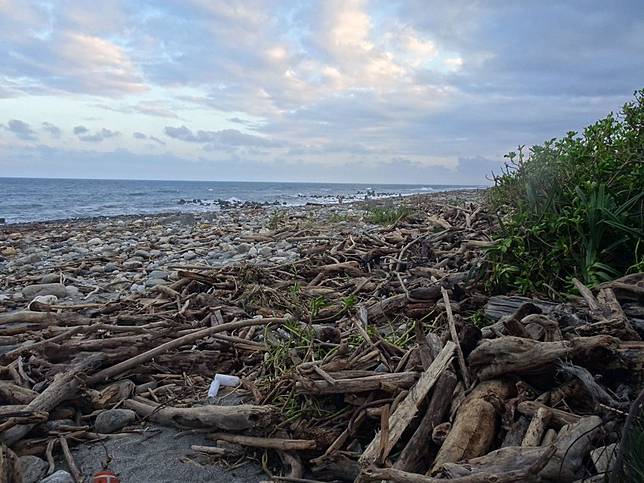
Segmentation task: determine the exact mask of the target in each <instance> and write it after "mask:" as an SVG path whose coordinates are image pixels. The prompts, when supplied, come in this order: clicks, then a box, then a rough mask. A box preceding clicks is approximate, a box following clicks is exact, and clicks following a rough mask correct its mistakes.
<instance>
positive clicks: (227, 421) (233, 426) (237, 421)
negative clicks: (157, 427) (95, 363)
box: [123, 399, 277, 431]
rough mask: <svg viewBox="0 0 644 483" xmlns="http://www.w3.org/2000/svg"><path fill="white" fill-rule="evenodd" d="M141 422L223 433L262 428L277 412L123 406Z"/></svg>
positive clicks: (246, 406)
mask: <svg viewBox="0 0 644 483" xmlns="http://www.w3.org/2000/svg"><path fill="white" fill-rule="evenodd" d="M123 407H125V408H127V409H131V410H132V411H134V412H136V413H137V414H138V415H139V416H141V417H142V418H146V419H149V420H151V421H154V422H156V423H159V424H162V425H165V426H177V427H180V428H212V429H223V430H226V431H241V430H243V429H249V428H263V427H266V426H268V425H270V424H272V423H273V422H274V421H275V417H276V413H277V409H276V408H275V407H274V406H254V405H250V404H242V405H239V406H197V407H192V408H175V407H168V406H166V407H163V406H155V405H149V404H146V403H142V402H140V401H137V400H134V399H128V400H126V401H124V402H123Z"/></svg>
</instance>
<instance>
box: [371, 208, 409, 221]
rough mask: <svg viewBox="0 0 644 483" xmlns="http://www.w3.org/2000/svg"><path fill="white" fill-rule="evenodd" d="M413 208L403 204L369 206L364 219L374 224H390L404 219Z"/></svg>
mask: <svg viewBox="0 0 644 483" xmlns="http://www.w3.org/2000/svg"><path fill="white" fill-rule="evenodd" d="M412 212H413V210H412V209H411V208H407V207H405V206H400V207H398V208H371V209H369V210H368V212H367V216H366V217H365V219H366V220H367V221H368V222H369V223H375V224H376V225H392V224H394V223H397V222H399V221H400V220H404V219H405V218H407V217H409V215H411V214H412Z"/></svg>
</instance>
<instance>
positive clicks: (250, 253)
mask: <svg viewBox="0 0 644 483" xmlns="http://www.w3.org/2000/svg"><path fill="white" fill-rule="evenodd" d="M257 253H259V252H258V250H257V248H255V247H250V250H248V256H249V257H256V256H257Z"/></svg>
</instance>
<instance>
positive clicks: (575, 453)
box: [436, 416, 602, 483]
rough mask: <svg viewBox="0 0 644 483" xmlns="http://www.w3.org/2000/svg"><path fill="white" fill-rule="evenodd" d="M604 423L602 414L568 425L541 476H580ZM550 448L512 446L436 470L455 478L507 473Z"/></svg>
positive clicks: (557, 478)
mask: <svg viewBox="0 0 644 483" xmlns="http://www.w3.org/2000/svg"><path fill="white" fill-rule="evenodd" d="M601 424H602V421H601V419H600V418H599V417H597V416H588V417H585V418H582V419H581V420H579V422H577V423H576V424H573V425H569V426H564V427H563V428H562V430H561V431H560V432H559V436H558V437H557V439H556V441H555V443H554V447H555V448H556V449H555V452H554V454H553V456H552V458H550V460H549V461H548V463H547V464H546V465H545V467H544V468H543V469H542V470H541V471H539V473H538V475H539V477H541V478H542V479H545V480H546V481H557V482H563V483H565V482H571V481H574V480H576V479H577V478H579V477H580V476H581V472H582V468H583V460H584V458H585V457H586V456H587V455H588V453H589V451H590V448H591V443H592V440H593V438H594V437H595V435H596V434H597V433H598V432H599V431H600V428H601ZM549 450H550V449H549V447H543V446H539V447H522V446H509V447H507V448H501V449H498V450H496V451H492V452H490V453H488V454H486V455H485V456H481V457H479V458H474V459H470V460H466V461H462V462H461V463H446V464H444V465H442V467H440V468H437V471H436V473H437V474H440V475H441V476H444V477H447V478H455V479H457V478H463V477H467V476H474V475H476V474H481V475H484V474H486V473H496V474H505V473H509V472H512V471H516V470H519V469H521V468H525V467H529V466H531V465H533V464H534V463H535V462H536V461H538V460H539V459H540V458H542V457H543V455H544V453H546V452H547V451H549Z"/></svg>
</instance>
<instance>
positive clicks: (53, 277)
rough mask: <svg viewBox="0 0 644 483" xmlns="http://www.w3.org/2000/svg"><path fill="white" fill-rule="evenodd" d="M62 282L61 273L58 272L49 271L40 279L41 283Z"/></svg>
mask: <svg viewBox="0 0 644 483" xmlns="http://www.w3.org/2000/svg"><path fill="white" fill-rule="evenodd" d="M56 282H60V275H59V274H58V273H48V274H47V275H45V276H44V277H43V278H41V279H40V283H56Z"/></svg>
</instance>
